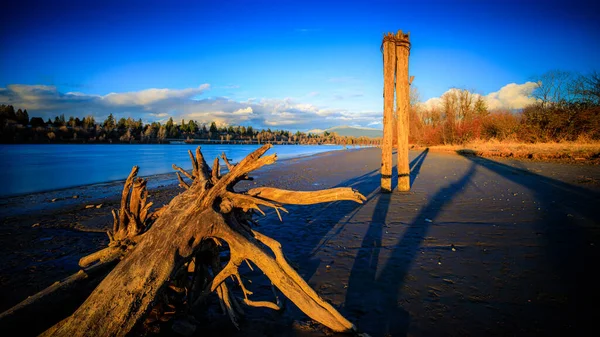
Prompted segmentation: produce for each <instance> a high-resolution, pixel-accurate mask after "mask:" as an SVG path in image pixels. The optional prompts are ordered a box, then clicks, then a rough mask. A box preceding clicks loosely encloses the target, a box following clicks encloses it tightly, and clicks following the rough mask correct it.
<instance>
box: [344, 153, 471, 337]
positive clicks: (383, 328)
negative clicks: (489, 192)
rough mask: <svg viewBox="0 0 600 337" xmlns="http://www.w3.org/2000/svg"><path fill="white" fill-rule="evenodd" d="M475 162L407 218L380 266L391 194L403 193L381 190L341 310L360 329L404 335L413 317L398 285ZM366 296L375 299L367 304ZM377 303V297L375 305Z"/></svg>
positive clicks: (376, 334) (385, 334) (375, 332)
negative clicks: (432, 223)
mask: <svg viewBox="0 0 600 337" xmlns="http://www.w3.org/2000/svg"><path fill="white" fill-rule="evenodd" d="M475 166H476V165H475V164H472V165H471V166H470V167H469V169H468V171H467V172H466V173H465V174H464V176H463V177H462V178H461V179H460V180H458V181H456V182H455V183H452V184H450V185H448V186H446V187H443V188H441V189H440V190H439V191H438V192H437V193H436V194H435V195H434V196H433V197H432V198H431V199H430V200H431V201H430V202H429V203H428V204H427V205H426V206H425V207H424V208H422V209H421V211H420V212H419V214H418V215H417V216H416V217H415V218H414V220H413V222H412V223H410V224H403V225H405V226H406V230H405V231H404V234H403V235H402V237H401V238H400V239H399V241H398V243H397V244H396V245H394V246H393V247H391V250H392V251H391V253H390V257H389V259H388V260H387V261H388V262H387V263H386V265H385V266H383V267H379V268H378V265H377V264H378V260H379V254H380V252H381V250H382V249H384V247H382V246H381V241H382V235H383V232H384V228H385V227H387V226H388V225H387V224H386V215H387V210H388V209H389V207H390V203H391V198H394V197H398V196H401V194H400V195H398V194H396V195H385V194H380V195H378V196H377V197H376V200H373V201H374V202H376V205H375V209H374V211H373V220H372V222H371V224H370V225H369V229H368V231H367V234H366V235H365V237H364V239H363V241H362V244H361V247H360V250H359V251H358V254H357V256H356V259H355V262H354V265H353V267H352V271H351V274H350V279H349V282H348V290H347V292H346V301H345V305H344V310H343V311H344V312H345V313H346V314H347V315H348V316H349V317H350V319H351V320H352V321H353V322H357V323H356V324H357V325H358V327H359V328H360V329H361V330H363V331H367V332H368V333H369V334H371V335H372V336H404V335H406V333H407V331H408V327H409V324H410V317H409V314H408V313H407V312H406V311H405V310H404V309H402V308H401V307H400V306H399V305H398V297H399V296H398V295H399V293H400V289H401V288H402V285H403V284H404V282H405V279H406V276H407V274H408V271H409V270H410V267H411V265H412V263H413V262H414V260H415V257H416V255H417V253H418V252H419V249H420V246H421V244H422V242H423V239H424V238H425V237H426V235H427V232H428V230H429V225H430V222H429V221H431V220H433V219H435V218H436V216H437V215H438V214H439V213H440V212H441V210H442V208H443V206H444V205H445V204H447V203H449V202H450V201H451V200H452V199H453V198H454V197H455V196H456V195H458V194H459V193H461V191H462V190H463V187H464V186H465V185H466V184H467V183H468V182H469V181H470V180H471V179H472V176H473V174H474V173H475ZM426 216H427V218H426ZM426 219H427V220H426ZM387 249H389V247H388V248H387ZM378 269H379V270H380V272H379V273H377V270H378ZM367 301H368V302H369V303H371V304H370V305H367V304H366V302H367ZM373 303H377V304H376V307H375V308H373Z"/></svg>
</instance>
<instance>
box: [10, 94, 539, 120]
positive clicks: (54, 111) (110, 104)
mask: <svg viewBox="0 0 600 337" xmlns="http://www.w3.org/2000/svg"><path fill="white" fill-rule="evenodd" d="M535 87H536V84H535V83H534V82H527V83H524V84H516V83H511V84H507V85H505V86H504V87H502V88H501V89H500V90H498V91H496V92H492V93H490V94H487V95H485V96H482V97H483V98H484V100H485V102H486V103H487V105H488V109H490V110H497V109H522V108H523V107H525V106H526V105H528V104H530V103H533V102H535V99H534V98H532V97H530V96H531V93H532V91H533V90H534V89H535ZM208 90H210V85H209V84H202V85H200V86H198V87H195V88H185V89H157V88H150V89H145V90H140V91H134V92H121V93H109V94H106V95H93V94H86V93H81V92H67V93H63V92H60V91H59V90H58V89H57V88H56V87H54V86H47V85H20V84H13V85H8V86H7V87H6V88H0V104H11V105H13V106H14V107H15V108H20V109H27V110H28V112H29V115H30V116H32V117H33V116H35V117H42V118H44V119H47V118H51V119H53V118H54V117H55V116H58V115H60V114H64V115H65V116H66V117H69V116H77V117H84V116H87V115H92V116H94V117H95V118H96V120H104V118H106V117H107V116H108V114H110V113H112V114H114V115H115V116H116V117H117V118H121V117H132V118H134V119H138V118H141V119H142V120H143V121H144V122H146V123H147V122H154V121H160V122H164V121H166V120H168V119H169V118H170V117H173V119H174V120H175V121H176V122H179V121H180V120H181V119H185V120H190V119H193V120H196V121H198V122H200V123H209V122H213V121H214V122H216V123H217V124H219V125H251V126H253V127H255V128H272V129H288V130H303V131H305V130H310V129H315V128H321V129H325V128H330V127H334V126H341V125H351V126H359V127H379V128H381V126H382V112H381V110H379V111H366V112H365V111H362V112H356V111H349V110H346V109H337V108H329V107H319V106H316V105H313V104H308V103H303V102H298V101H296V100H294V99H291V98H284V99H273V98H264V99H248V100H246V101H239V100H232V99H229V98H225V97H206V98H203V97H202V96H203V95H205V94H206V92H207V91H208ZM450 90H455V89H450ZM475 95H476V96H479V95H478V94H475ZM440 102H441V100H440V98H438V97H436V98H431V99H429V100H427V101H426V102H424V103H421V107H424V108H431V107H435V106H439V104H440Z"/></svg>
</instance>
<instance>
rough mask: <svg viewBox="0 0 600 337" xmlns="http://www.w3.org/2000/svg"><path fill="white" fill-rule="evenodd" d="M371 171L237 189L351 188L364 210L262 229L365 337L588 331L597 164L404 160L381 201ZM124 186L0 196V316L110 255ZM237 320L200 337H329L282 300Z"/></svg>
mask: <svg viewBox="0 0 600 337" xmlns="http://www.w3.org/2000/svg"><path fill="white" fill-rule="evenodd" d="M176 164H180V163H176ZM380 164H381V152H380V149H378V148H366V149H349V150H345V151H335V152H327V153H323V154H319V155H315V156H311V157H305V158H298V159H290V160H285V161H281V162H278V163H276V164H274V165H271V166H269V167H266V168H263V169H261V170H260V171H257V172H255V174H253V176H254V177H255V180H254V181H253V182H244V183H243V184H239V185H238V189H240V190H243V189H245V188H248V187H250V186H252V187H255V186H273V187H279V188H284V189H295V190H317V189H324V188H330V187H338V186H344V187H353V188H355V189H357V190H358V191H360V192H361V193H362V194H363V195H365V196H366V197H367V199H368V200H367V202H365V203H364V204H362V205H359V204H355V203H351V202H336V203H332V204H323V205H314V206H294V207H288V210H289V214H283V215H282V216H283V222H280V221H279V219H278V217H277V215H276V214H275V213H274V212H272V211H269V212H267V215H266V216H265V217H260V216H259V217H258V223H259V228H258V230H259V231H261V232H262V233H264V234H266V235H269V236H271V237H273V238H274V239H277V240H279V242H281V244H282V246H283V250H284V252H285V254H286V257H287V259H288V260H289V261H290V263H291V264H292V266H294V267H296V268H297V269H298V271H299V273H300V275H301V276H302V277H304V279H305V280H307V281H308V283H309V285H311V286H312V287H313V288H314V289H315V290H316V291H317V292H318V293H319V294H320V295H321V296H322V297H323V298H324V299H326V300H327V301H329V302H330V303H332V304H333V305H334V307H336V308H337V309H338V310H339V311H340V312H341V313H342V314H343V315H344V316H345V317H347V318H348V319H349V320H350V321H352V322H353V323H354V324H355V325H356V326H357V327H358V328H359V330H360V331H362V332H366V333H368V334H369V335H371V336H448V335H460V336H482V335H487V336H489V335H494V336H496V335H497V336H505V335H514V336H532V335H543V336H549V335H558V334H568V335H577V334H579V333H582V332H583V331H584V329H585V328H586V327H589V326H592V324H593V323H594V322H593V319H594V318H595V315H594V313H595V312H596V311H597V310H595V309H594V304H595V299H597V298H598V296H599V295H600V292H599V291H598V288H597V286H596V283H597V281H596V280H595V279H593V277H592V276H591V275H592V273H593V271H594V269H595V268H594V267H596V266H597V265H598V258H600V240H599V238H600V213H598V205H600V166H597V165H584V164H562V163H544V162H536V161H520V160H509V159H494V160H490V159H485V158H481V157H473V156H461V155H457V154H448V153H435V152H431V151H428V150H426V149H425V150H422V151H421V150H420V151H411V152H410V168H411V191H410V192H407V193H397V192H395V193H392V194H381V193H380V192H379V183H380V174H379V168H380ZM149 182H150V183H149V188H150V197H149V199H150V200H152V201H153V202H154V203H155V204H156V205H159V206H160V205H163V204H165V203H167V202H168V201H169V200H170V199H171V198H172V197H173V196H174V195H176V194H177V193H179V192H180V190H179V188H178V187H177V186H176V183H175V176H174V174H172V175H168V176H165V175H161V176H155V177H149ZM393 184H395V181H394V182H393ZM121 188H122V183H121V182H114V183H109V184H101V185H93V186H84V187H78V188H71V189H66V190H61V191H58V192H45V193H38V194H32V195H25V196H19V197H13V198H4V199H0V218H1V223H0V311H4V310H6V309H8V308H10V307H11V306H13V305H15V304H17V303H18V302H20V301H22V300H23V299H25V298H26V297H27V296H29V295H32V294H34V293H36V292H38V291H40V290H42V289H44V288H45V287H47V286H49V285H50V284H52V283H53V282H55V281H57V280H60V279H61V278H64V277H66V276H68V275H70V274H72V273H74V272H76V271H77V270H78V269H79V268H78V266H77V262H78V260H79V258H80V257H82V256H84V255H86V254H88V253H91V252H93V251H95V250H97V249H99V248H102V247H104V246H105V245H106V244H107V242H108V238H107V236H106V234H105V233H104V232H105V231H106V230H107V229H109V228H110V226H111V225H112V216H111V213H110V212H111V209H115V208H117V207H118V204H119V198H120V196H119V193H120V189H121ZM74 196H76V198H74ZM53 199H54V201H53ZM90 205H93V207H91V206H90ZM86 206H88V207H86ZM247 276H248V277H250V278H252V280H253V283H252V284H250V285H249V288H250V289H251V290H253V291H254V292H255V293H256V296H257V298H259V299H260V298H261V296H264V297H265V298H269V296H272V293H271V291H270V287H269V285H268V284H267V283H266V282H265V280H263V279H261V275H260V273H259V272H257V271H255V272H248V273H247ZM217 309H218V306H217ZM246 313H247V319H246V320H244V321H243V322H242V323H241V326H240V328H241V330H240V331H237V330H235V328H234V327H233V326H232V325H231V324H229V322H228V320H227V317H226V316H221V315H216V316H214V315H213V316H210V317H206V320H205V323H207V326H208V327H207V330H206V332H207V333H209V334H210V333H213V334H219V335H221V336H246V335H251V336H296V335H310V336H313V335H314V336H318V335H323V334H330V333H329V332H327V331H325V329H324V328H322V327H320V326H319V325H318V324H316V323H313V322H311V321H310V320H309V319H308V318H307V317H306V316H305V315H303V314H302V313H301V312H300V311H299V310H298V309H296V308H295V307H294V305H293V304H292V303H290V302H289V301H288V302H287V303H286V306H285V308H284V310H282V311H281V312H274V311H270V310H268V309H255V308H249V309H247V310H246ZM209 314H210V313H209ZM209 314H207V315H209ZM32 325H33V323H32ZM27 329H29V330H27ZM27 329H26V331H25V332H26V333H25V334H29V333H39V332H40V331H37V330H36V329H35V326H32V327H29V328H27Z"/></svg>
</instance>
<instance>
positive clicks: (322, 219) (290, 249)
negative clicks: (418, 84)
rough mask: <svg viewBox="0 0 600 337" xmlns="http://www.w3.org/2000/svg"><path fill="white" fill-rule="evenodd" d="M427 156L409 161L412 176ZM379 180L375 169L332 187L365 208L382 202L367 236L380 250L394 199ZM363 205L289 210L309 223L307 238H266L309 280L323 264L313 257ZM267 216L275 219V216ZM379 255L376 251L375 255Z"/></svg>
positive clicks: (295, 311) (292, 309) (294, 314)
mask: <svg viewBox="0 0 600 337" xmlns="http://www.w3.org/2000/svg"><path fill="white" fill-rule="evenodd" d="M427 152H428V150H425V151H423V152H422V153H420V154H419V155H418V156H417V157H416V158H414V159H413V160H412V161H411V163H410V167H411V168H412V170H411V176H413V174H412V172H413V170H416V171H415V174H414V176H415V177H416V174H417V173H418V170H419V168H420V167H421V165H422V163H423V161H424V160H425V157H426V155H427ZM393 170H394V171H393V172H392V179H393V180H392V184H394V183H395V181H394V179H395V180H397V173H396V172H397V171H396V167H394V168H393ZM380 180H381V175H380V169H375V170H371V171H369V172H367V173H365V174H362V175H360V176H358V177H355V178H352V179H348V180H345V181H343V182H341V183H339V184H337V185H335V186H333V187H352V188H354V189H356V190H358V191H359V192H360V193H362V194H363V195H364V196H365V197H367V201H365V204H366V203H368V202H374V201H375V200H379V199H378V198H382V199H381V202H378V203H377V206H376V212H374V223H373V224H372V225H371V226H370V227H369V233H368V237H371V238H376V240H377V242H378V243H379V244H378V245H379V246H380V245H381V238H382V233H381V231H382V230H383V228H382V225H383V224H384V221H385V218H386V214H387V211H388V205H389V200H390V198H392V195H393V194H389V193H381V192H380ZM392 186H394V185H392ZM363 205H364V204H363ZM363 205H361V204H357V203H352V202H344V201H342V202H333V203H328V204H316V205H312V206H310V208H308V209H307V207H306V206H288V207H287V209H288V211H289V214H290V215H295V214H302V216H303V217H306V218H307V219H311V224H310V229H309V230H310V235H309V236H307V237H306V238H304V237H302V238H298V237H287V236H285V235H282V236H277V235H273V234H275V233H268V235H272V236H273V237H274V238H275V239H277V240H279V241H280V243H281V244H282V248H283V249H284V253H285V255H286V257H287V258H288V259H289V260H290V261H295V262H297V263H298V265H297V267H298V272H299V274H300V275H301V276H302V277H303V278H304V279H305V280H310V279H311V278H312V277H313V275H314V274H315V272H316V271H317V269H318V268H319V266H320V265H321V263H322V261H321V260H320V259H319V258H316V257H315V255H316V254H317V253H318V252H319V251H320V248H321V247H323V246H325V245H326V244H327V242H328V241H329V240H330V239H332V238H335V237H336V236H337V235H338V234H339V233H340V232H341V231H343V229H344V227H345V226H346V224H347V223H349V222H351V221H352V219H353V216H354V214H356V212H358V211H359V210H360V209H361V207H363ZM307 210H309V213H307ZM268 213H269V214H271V215H274V212H268ZM288 217H289V216H288ZM288 219H289V218H288ZM270 220H271V221H273V223H275V224H274V226H280V225H279V220H278V219H277V216H276V215H275V216H270ZM297 221H298V220H297ZM263 223H264V225H267V222H266V221H265V222H263ZM336 226H337V228H335V227H336ZM265 234H267V232H265ZM378 253H379V251H377V252H376V253H375V254H378ZM377 256H378V255H373V256H372V257H373V258H372V259H370V261H372V262H373V263H375V264H376V263H377ZM373 268H374V270H376V265H374V266H373ZM369 272H370V271H369ZM286 312H287V313H286V315H289V316H291V317H298V315H303V314H302V313H301V312H300V311H299V310H298V309H297V308H295V307H293V306H292V307H288V308H287V309H286Z"/></svg>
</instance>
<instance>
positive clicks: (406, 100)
mask: <svg viewBox="0 0 600 337" xmlns="http://www.w3.org/2000/svg"><path fill="white" fill-rule="evenodd" d="M395 43H396V115H397V117H398V123H397V130H396V132H397V135H398V136H397V139H398V154H397V155H398V163H397V165H398V191H402V192H405V191H410V168H409V163H408V133H409V106H410V87H409V86H410V84H409V78H408V57H409V55H410V36H409V34H404V33H402V31H401V30H400V31H398V33H397V34H396V36H395ZM411 81H412V80H411Z"/></svg>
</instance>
